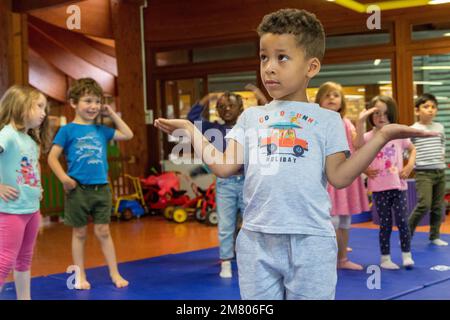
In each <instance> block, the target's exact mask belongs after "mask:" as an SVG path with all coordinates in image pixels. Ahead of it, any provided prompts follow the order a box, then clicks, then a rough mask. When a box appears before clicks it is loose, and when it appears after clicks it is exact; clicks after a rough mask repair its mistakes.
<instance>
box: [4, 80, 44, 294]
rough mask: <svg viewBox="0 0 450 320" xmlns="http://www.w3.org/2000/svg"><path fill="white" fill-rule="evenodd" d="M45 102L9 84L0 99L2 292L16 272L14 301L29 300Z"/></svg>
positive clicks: (35, 93)
mask: <svg viewBox="0 0 450 320" xmlns="http://www.w3.org/2000/svg"><path fill="white" fill-rule="evenodd" d="M46 114H47V99H46V98H45V96H44V95H43V94H42V93H40V92H39V91H37V90H35V89H32V88H30V87H23V86H13V87H11V88H9V89H8V90H7V91H6V93H5V94H4V95H3V97H2V99H1V100H0V182H1V183H0V291H1V289H2V288H3V284H4V283H5V280H6V278H7V277H8V275H9V273H10V272H11V270H14V281H15V285H16V293H17V298H18V299H20V300H24V299H31V294H30V282H31V281H30V266H31V260H32V258H33V249H34V245H35V242H36V237H37V233H38V229H39V223H40V219H41V215H40V212H39V205H40V200H41V197H42V188H41V181H40V168H39V155H40V147H42V149H44V150H46V147H47V145H48V141H49V140H50V139H49V138H48V137H49V132H48V120H47V115H46Z"/></svg>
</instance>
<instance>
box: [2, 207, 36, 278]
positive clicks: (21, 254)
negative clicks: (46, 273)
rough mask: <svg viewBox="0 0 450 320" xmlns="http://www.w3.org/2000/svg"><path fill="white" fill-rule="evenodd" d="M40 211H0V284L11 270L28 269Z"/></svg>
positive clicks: (22, 270)
mask: <svg viewBox="0 0 450 320" xmlns="http://www.w3.org/2000/svg"><path fill="white" fill-rule="evenodd" d="M40 221H41V214H40V211H37V212H35V213H32V214H9V213H0V286H2V285H3V284H4V282H5V280H6V278H7V277H8V275H9V273H10V272H11V270H13V269H14V270H16V271H19V272H24V271H28V270H30V267H31V259H32V258H33V249H34V245H35V243H36V238H37V234H38V231H39V224H40Z"/></svg>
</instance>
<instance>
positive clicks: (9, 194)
mask: <svg viewBox="0 0 450 320" xmlns="http://www.w3.org/2000/svg"><path fill="white" fill-rule="evenodd" d="M18 196H19V191H18V190H17V189H15V188H13V187H10V186H8V185H6V184H0V198H1V199H3V201H5V202H8V201H9V200H12V201H14V200H16V199H17V197H18Z"/></svg>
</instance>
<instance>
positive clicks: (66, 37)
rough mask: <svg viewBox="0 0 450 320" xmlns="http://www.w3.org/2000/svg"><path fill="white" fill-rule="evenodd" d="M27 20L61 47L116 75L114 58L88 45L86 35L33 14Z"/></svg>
mask: <svg viewBox="0 0 450 320" xmlns="http://www.w3.org/2000/svg"><path fill="white" fill-rule="evenodd" d="M28 22H29V24H31V25H32V26H33V27H35V28H36V29H39V30H40V31H41V32H42V33H45V34H46V35H47V36H48V37H49V38H51V39H52V40H53V41H55V42H57V43H58V44H59V45H60V46H61V47H64V48H66V49H68V50H69V51H70V52H72V53H73V54H75V55H76V56H78V57H80V58H82V59H83V60H85V61H86V62H89V63H90V64H92V65H94V66H96V67H98V68H100V69H102V70H103V71H106V72H108V73H110V74H112V75H114V76H117V63H116V59H115V58H113V57H111V56H109V55H107V54H105V53H103V52H101V51H99V50H97V49H95V48H93V47H92V46H90V45H89V44H88V43H87V42H86V39H87V38H86V37H84V36H82V35H80V34H77V33H75V32H71V31H68V30H64V29H61V28H58V27H55V26H53V25H50V24H48V23H46V22H43V21H42V20H39V19H37V18H35V17H33V16H30V18H29V20H28Z"/></svg>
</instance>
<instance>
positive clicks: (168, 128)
mask: <svg viewBox="0 0 450 320" xmlns="http://www.w3.org/2000/svg"><path fill="white" fill-rule="evenodd" d="M154 125H155V127H156V128H158V129H160V130H162V131H164V132H165V133H168V134H172V133H173V132H174V131H175V130H177V129H184V130H187V131H189V129H190V128H191V127H192V126H193V124H192V122H190V121H189V120H184V119H164V118H158V119H156V120H155V123H154Z"/></svg>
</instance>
